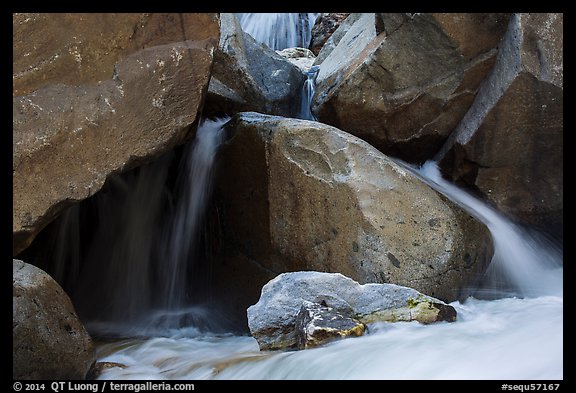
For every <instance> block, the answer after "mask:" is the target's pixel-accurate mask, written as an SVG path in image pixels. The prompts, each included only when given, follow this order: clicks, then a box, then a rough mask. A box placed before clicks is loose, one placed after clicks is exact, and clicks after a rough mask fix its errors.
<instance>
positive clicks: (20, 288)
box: [12, 259, 96, 380]
mask: <svg viewBox="0 0 576 393" xmlns="http://www.w3.org/2000/svg"><path fill="white" fill-rule="evenodd" d="M12 311H13V314H12V356H13V360H12V377H13V379H49V380H54V379H59V380H63V379H84V378H85V377H86V374H87V373H88V370H89V369H90V367H91V366H92V364H93V363H94V361H95V360H96V352H95V348H94V344H93V342H92V339H91V338H90V336H89V335H88V333H87V332H86V329H85V328H84V325H82V323H81V322H80V320H79V319H78V316H77V315H76V312H75V310H74V306H73V305H72V302H71V301H70V298H69V297H68V295H66V293H65V292H64V290H63V289H62V288H61V287H60V285H58V283H57V282H56V281H54V280H53V279H52V277H50V276H49V275H48V274H47V273H46V272H44V271H42V270H41V269H39V268H37V267H35V266H33V265H30V264H27V263H24V262H22V261H20V260H16V259H14V260H13V261H12Z"/></svg>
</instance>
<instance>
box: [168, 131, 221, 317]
mask: <svg viewBox="0 0 576 393" xmlns="http://www.w3.org/2000/svg"><path fill="white" fill-rule="evenodd" d="M223 123H224V120H220V121H210V120H206V121H204V122H203V123H202V125H201V126H200V127H198V130H197V132H196V138H195V140H194V143H193V144H192V145H191V146H187V148H188V149H189V150H190V149H191V151H189V152H188V151H187V152H186V153H185V163H184V165H183V168H182V169H181V170H180V171H179V177H180V178H179V186H180V187H179V188H180V189H179V190H178V194H179V195H177V198H176V208H175V210H174V214H173V219H172V220H171V221H170V224H171V226H170V229H169V231H168V232H167V234H166V237H165V243H164V244H165V245H166V246H165V249H164V253H163V254H164V255H165V256H166V257H165V258H166V265H165V266H163V268H162V269H160V271H159V272H160V274H162V275H164V278H163V280H162V281H163V282H165V283H166V285H164V286H163V287H162V289H163V293H160V294H159V295H160V298H161V299H163V302H164V304H163V306H164V307H165V308H166V309H169V310H175V309H179V308H182V307H183V306H184V305H185V299H184V294H185V290H183V288H185V287H186V270H187V265H188V264H189V263H190V256H191V255H193V254H194V249H193V247H195V246H196V245H197V244H198V241H199V236H198V235H199V229H200V224H201V220H202V218H203V214H204V211H205V210H206V203H207V200H208V196H209V195H210V191H211V189H212V176H213V175H212V168H213V165H214V156H215V154H216V150H217V148H218V146H220V144H221V143H222V141H223V135H224V133H223V132H222V129H221V127H222V124H223Z"/></svg>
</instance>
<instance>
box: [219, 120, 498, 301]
mask: <svg viewBox="0 0 576 393" xmlns="http://www.w3.org/2000/svg"><path fill="white" fill-rule="evenodd" d="M228 124H229V126H230V128H229V129H228V130H227V132H229V133H230V134H234V135H233V136H232V137H231V139H230V140H229V141H228V142H227V143H226V144H224V145H223V146H222V148H221V150H220V152H219V157H218V159H217V163H218V165H219V167H218V168H217V172H216V173H217V175H216V178H215V184H214V186H215V188H214V197H215V204H214V205H215V207H214V209H215V211H217V214H218V217H219V221H220V222H221V223H222V227H221V231H220V232H221V238H220V241H221V242H222V244H223V246H222V249H223V250H225V255H224V257H225V260H226V263H227V264H228V265H234V263H233V262H232V261H233V260H237V261H238V262H237V263H238V265H237V266H238V267H237V268H235V270H234V272H235V273H234V274H235V275H234V277H233V279H232V280H231V279H226V278H224V277H222V278H220V279H218V280H217V281H219V280H222V282H228V281H236V282H238V283H242V284H241V285H242V286H243V289H244V294H245V296H246V298H245V300H244V301H246V302H250V301H251V302H252V303H253V302H254V301H256V299H257V297H258V293H259V291H260V288H261V287H262V285H264V284H265V281H264V282H261V281H260V280H257V279H255V278H256V277H261V278H264V277H266V276H267V277H269V276H270V275H272V276H275V275H277V274H279V273H283V272H290V271H299V270H316V271H324V272H339V273H342V274H345V275H346V276H348V277H351V278H352V279H354V280H356V281H358V282H360V283H370V282H377V283H394V284H399V285H405V286H410V287H413V288H415V289H416V290H418V291H421V292H424V293H427V294H429V295H431V296H434V297H437V298H439V299H442V300H444V301H453V300H455V299H463V298H465V297H466V296H467V295H468V288H470V287H472V286H474V284H475V283H476V280H477V279H478V277H479V275H480V274H481V273H482V272H483V271H484V269H485V268H486V266H487V264H488V263H489V262H490V260H491V257H492V254H493V246H492V239H491V236H490V233H489V231H488V229H487V228H486V227H485V226H484V224H482V223H480V222H479V221H477V220H476V219H474V218H473V217H472V216H471V215H470V214H468V213H467V212H465V211H464V210H462V209H461V208H460V207H458V206H457V205H456V204H454V203H452V202H450V201H449V200H447V199H446V198H445V197H444V196H442V195H441V194H440V193H438V192H437V191H435V190H433V189H432V188H431V187H429V186H428V185H427V184H425V183H424V182H422V181H421V180H420V179H419V178H418V177H416V176H415V175H413V174H412V173H411V172H410V170H408V169H407V168H406V167H403V166H400V165H399V164H397V163H396V162H395V161H393V160H392V159H390V158H389V157H387V156H386V155H384V154H383V153H381V152H379V151H378V150H376V149H375V148H373V147H372V146H370V145H369V144H368V143H366V142H364V141H363V140H361V139H359V138H357V137H354V136H353V135H350V134H348V133H346V132H343V131H341V130H338V129H336V128H334V127H331V126H328V125H325V124H321V123H317V122H312V121H305V120H298V119H286V118H282V117H276V116H267V115H262V114H257V113H242V114H240V115H238V116H236V117H235V118H233V119H232V120H231V121H230V123H228ZM233 253H236V254H237V256H235V257H232V255H233ZM245 264H248V265H250V268H248V267H240V266H242V265H245ZM254 270H257V271H260V272H261V274H260V275H257V274H255V273H254ZM246 272H250V273H249V274H248V273H246ZM243 275H246V278H242V277H243ZM249 304H251V303H247V305H249Z"/></svg>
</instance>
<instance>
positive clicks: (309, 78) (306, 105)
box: [298, 66, 320, 121]
mask: <svg viewBox="0 0 576 393" xmlns="http://www.w3.org/2000/svg"><path fill="white" fill-rule="evenodd" d="M318 71H320V67H318V66H312V67H310V69H309V70H308V71H306V73H305V74H306V81H305V82H304V87H303V88H302V98H301V100H300V115H299V116H298V118H299V119H303V120H314V121H316V117H315V116H314V115H313V114H312V111H311V110H310V105H311V103H312V98H313V97H314V86H315V84H316V77H317V76H318Z"/></svg>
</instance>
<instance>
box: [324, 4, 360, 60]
mask: <svg viewBox="0 0 576 393" xmlns="http://www.w3.org/2000/svg"><path fill="white" fill-rule="evenodd" d="M362 15H363V14H362V13H351V14H349V15H348V16H347V17H346V18H345V19H343V20H342V22H341V23H340V25H339V26H338V27H337V28H336V30H335V31H334V32H333V33H332V34H331V35H330V36H329V37H328V39H327V40H326V42H325V43H324V45H322V48H321V50H320V52H319V53H318V54H317V55H316V60H314V65H319V64H320V63H322V62H323V61H324V59H326V57H328V55H329V54H330V53H331V52H332V51H333V50H334V48H335V47H336V45H338V43H339V42H340V40H341V39H342V37H344V36H345V35H346V33H347V32H348V30H350V27H351V26H352V25H353V24H354V23H355V22H356V21H357V20H358V19H359V18H360V17H361V16H362Z"/></svg>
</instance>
